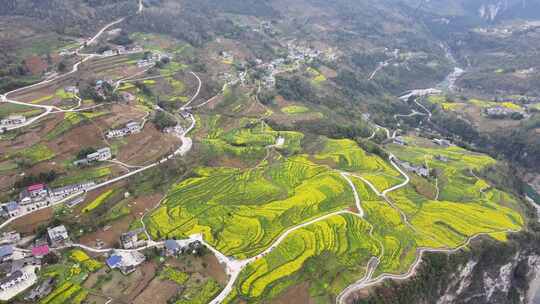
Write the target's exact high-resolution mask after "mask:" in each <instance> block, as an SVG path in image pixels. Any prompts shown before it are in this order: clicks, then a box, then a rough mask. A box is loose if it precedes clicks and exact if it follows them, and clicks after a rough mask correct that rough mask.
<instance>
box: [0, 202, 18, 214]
mask: <svg viewBox="0 0 540 304" xmlns="http://www.w3.org/2000/svg"><path fill="white" fill-rule="evenodd" d="M2 211H3V212H4V214H5V215H6V217H16V216H18V215H19V214H21V207H20V206H19V204H17V202H8V203H5V204H3V205H2Z"/></svg>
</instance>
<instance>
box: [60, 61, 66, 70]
mask: <svg viewBox="0 0 540 304" xmlns="http://www.w3.org/2000/svg"><path fill="white" fill-rule="evenodd" d="M66 69H67V65H66V63H65V62H64V61H60V62H59V63H58V71H59V72H65V71H66Z"/></svg>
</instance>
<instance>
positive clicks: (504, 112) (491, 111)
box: [484, 106, 524, 118]
mask: <svg viewBox="0 0 540 304" xmlns="http://www.w3.org/2000/svg"><path fill="white" fill-rule="evenodd" d="M484 112H485V113H486V115H487V116H488V117H493V118H506V117H510V116H512V115H514V114H518V115H523V114H524V113H523V111H521V110H517V109H510V108H507V107H503V106H495V107H491V108H487V109H485V110H484Z"/></svg>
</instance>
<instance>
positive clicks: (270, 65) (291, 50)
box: [219, 42, 337, 88]
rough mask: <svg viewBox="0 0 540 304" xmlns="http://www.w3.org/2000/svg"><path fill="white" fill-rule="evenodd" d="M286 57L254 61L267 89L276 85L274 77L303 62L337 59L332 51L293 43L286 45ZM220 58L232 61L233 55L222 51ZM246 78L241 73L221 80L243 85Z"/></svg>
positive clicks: (225, 76) (244, 73) (226, 76)
mask: <svg viewBox="0 0 540 304" xmlns="http://www.w3.org/2000/svg"><path fill="white" fill-rule="evenodd" d="M287 49H288V55H287V56H286V57H282V58H276V59H274V60H272V61H271V62H263V61H262V60H261V59H256V60H255V62H256V64H257V68H259V69H261V70H263V71H264V73H265V76H264V78H263V83H264V85H265V86H266V87H267V88H272V87H274V86H275V84H276V78H275V76H276V75H277V74H279V73H282V72H284V71H286V70H287V69H289V68H291V67H296V68H297V67H298V66H299V64H301V63H303V62H310V61H312V60H313V59H317V58H322V57H323V56H324V58H325V59H327V60H329V61H333V60H335V59H336V58H337V55H336V53H335V52H333V51H332V50H328V51H327V52H322V51H320V50H317V49H314V48H310V47H305V46H301V45H296V44H295V43H293V42H289V43H287ZM219 55H220V56H221V58H222V59H223V60H224V61H226V62H232V61H234V55H233V54H231V53H229V52H227V51H222V52H220V53H219ZM246 77H247V71H241V72H239V73H238V75H237V76H234V75H232V74H231V73H224V74H223V75H222V77H221V78H222V79H223V80H225V81H226V82H227V83H228V84H230V85H234V84H236V83H238V82H240V83H241V84H244V83H245V81H246Z"/></svg>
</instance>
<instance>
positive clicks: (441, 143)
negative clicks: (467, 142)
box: [433, 138, 452, 147]
mask: <svg viewBox="0 0 540 304" xmlns="http://www.w3.org/2000/svg"><path fill="white" fill-rule="evenodd" d="M433 142H434V143H436V144H437V145H439V146H441V147H450V146H451V145H452V143H451V142H450V141H449V140H447V139H444V138H443V139H439V138H435V139H434V140H433Z"/></svg>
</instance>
